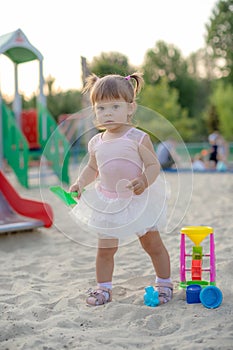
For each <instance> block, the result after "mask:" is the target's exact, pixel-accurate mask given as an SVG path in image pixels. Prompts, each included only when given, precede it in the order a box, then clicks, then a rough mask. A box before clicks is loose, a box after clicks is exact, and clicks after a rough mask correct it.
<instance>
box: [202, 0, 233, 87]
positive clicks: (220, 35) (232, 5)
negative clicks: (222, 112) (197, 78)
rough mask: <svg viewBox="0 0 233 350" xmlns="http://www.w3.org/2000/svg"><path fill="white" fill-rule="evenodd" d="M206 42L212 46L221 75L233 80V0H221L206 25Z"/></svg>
mask: <svg viewBox="0 0 233 350" xmlns="http://www.w3.org/2000/svg"><path fill="white" fill-rule="evenodd" d="M206 29H207V37H206V43H207V44H208V45H209V46H210V47H211V49H212V53H213V57H214V58H215V59H216V64H217V66H218V70H219V77H227V80H228V81H229V82H233V0H220V1H219V2H218V3H217V4H216V5H215V7H214V9H213V12H212V15H211V17H210V23H209V24H207V25H206Z"/></svg>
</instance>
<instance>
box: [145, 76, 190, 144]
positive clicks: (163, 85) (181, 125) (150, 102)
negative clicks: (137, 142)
mask: <svg viewBox="0 0 233 350" xmlns="http://www.w3.org/2000/svg"><path fill="white" fill-rule="evenodd" d="M139 103H140V104H141V105H143V106H146V107H147V108H150V109H152V110H154V111H157V112H158V113H159V114H160V115H162V116H163V117H165V118H166V119H167V120H168V121H169V122H170V123H171V124H172V125H173V126H174V127H175V128H176V129H177V131H178V132H179V134H180V135H181V137H182V138H183V139H184V140H189V139H190V138H192V136H193V135H194V132H195V128H194V125H195V121H193V120H191V119H189V118H188V117H187V110H186V109H184V108H182V107H181V106H180V105H179V102H178V91H177V90H176V89H174V88H171V87H170V86H169V84H168V81H167V79H166V78H165V77H164V78H162V79H161V81H160V83H159V84H157V85H155V86H153V85H148V84H147V85H146V86H145V87H144V89H143V90H142V92H141V96H140V99H139ZM145 127H146V128H148V129H149V130H153V129H155V128H156V126H155V125H154V122H153V118H152V119H151V121H150V124H148V125H145ZM168 136H169V135H168Z"/></svg>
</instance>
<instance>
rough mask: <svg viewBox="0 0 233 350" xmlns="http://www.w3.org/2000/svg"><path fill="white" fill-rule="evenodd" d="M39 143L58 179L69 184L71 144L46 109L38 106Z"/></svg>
mask: <svg viewBox="0 0 233 350" xmlns="http://www.w3.org/2000/svg"><path fill="white" fill-rule="evenodd" d="M38 119H39V142H40V145H41V147H42V149H43V156H45V158H46V159H47V161H48V162H49V163H50V166H51V167H52V168H53V170H54V172H55V173H56V175H57V176H58V178H59V179H60V180H61V181H62V182H65V183H67V184H69V174H68V166H69V158H70V144H69V142H68V140H67V139H66V138H65V136H64V135H63V134H62V133H61V132H60V130H59V128H58V126H57V123H56V121H55V120H54V118H53V117H52V115H51V114H50V113H49V111H48V110H47V108H46V107H44V106H42V105H41V104H39V105H38Z"/></svg>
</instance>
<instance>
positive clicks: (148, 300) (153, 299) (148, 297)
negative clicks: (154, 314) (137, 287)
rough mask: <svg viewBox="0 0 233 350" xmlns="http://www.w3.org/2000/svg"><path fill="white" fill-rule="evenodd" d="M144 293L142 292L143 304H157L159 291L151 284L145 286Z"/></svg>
mask: <svg viewBox="0 0 233 350" xmlns="http://www.w3.org/2000/svg"><path fill="white" fill-rule="evenodd" d="M145 291H146V293H145V294H144V304H145V305H147V306H151V307H156V306H158V305H159V292H158V291H157V290H154V287H153V286H148V287H146V288H145Z"/></svg>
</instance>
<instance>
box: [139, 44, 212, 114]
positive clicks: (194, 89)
mask: <svg viewBox="0 0 233 350" xmlns="http://www.w3.org/2000/svg"><path fill="white" fill-rule="evenodd" d="M143 72H144V77H145V82H146V83H147V84H151V85H155V84H157V83H158V82H159V81H160V80H161V79H162V78H163V77H166V78H167V81H168V83H169V86H170V87H173V88H175V89H176V90H177V91H178V102H179V104H180V105H181V107H182V108H185V109H186V110H187V112H188V115H189V117H194V116H195V115H198V114H199V113H200V111H201V109H202V104H201V103H200V102H201V101H202V100H199V97H200V96H199V91H200V87H201V81H200V79H198V77H197V76H194V75H191V74H190V73H189V71H188V61H187V60H185V59H184V58H183V57H182V55H181V52H180V50H178V49H177V48H176V47H175V46H174V45H171V44H166V43H165V42H164V41H159V42H157V43H156V46H155V47H154V48H153V49H150V50H148V51H147V53H146V55H145V60H144V64H143ZM202 92H203V91H202ZM202 96H205V95H202Z"/></svg>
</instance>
